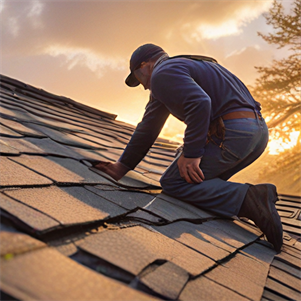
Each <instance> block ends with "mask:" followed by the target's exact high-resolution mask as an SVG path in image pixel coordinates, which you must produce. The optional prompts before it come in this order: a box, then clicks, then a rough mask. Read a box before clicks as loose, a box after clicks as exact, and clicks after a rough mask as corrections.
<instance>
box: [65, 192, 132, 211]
mask: <svg viewBox="0 0 301 301" xmlns="http://www.w3.org/2000/svg"><path fill="white" fill-rule="evenodd" d="M86 187H88V186H86ZM61 189H62V190H63V191H65V192H67V193H68V194H69V195H71V196H73V197H74V198H77V199H78V200H80V201H81V202H82V203H85V204H87V205H89V206H91V207H93V208H96V209H98V210H100V211H101V212H106V213H108V214H109V217H116V216H118V215H122V214H125V213H126V212H127V211H126V210H125V209H124V208H122V207H120V206H118V205H116V204H114V203H112V202H110V201H107V200H106V199H104V198H102V197H100V196H98V195H97V194H95V193H93V192H91V191H89V190H87V189H85V188H84V187H62V188H61Z"/></svg>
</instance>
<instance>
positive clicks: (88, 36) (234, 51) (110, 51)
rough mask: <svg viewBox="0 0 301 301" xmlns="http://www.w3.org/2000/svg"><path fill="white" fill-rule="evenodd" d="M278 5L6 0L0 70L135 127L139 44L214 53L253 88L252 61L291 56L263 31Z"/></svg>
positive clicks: (249, 0) (171, 129) (173, 124)
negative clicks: (132, 73)
mask: <svg viewBox="0 0 301 301" xmlns="http://www.w3.org/2000/svg"><path fill="white" fill-rule="evenodd" d="M272 2H273V1H272V0H236V1H228V0H210V1H209V0H208V1H203V0H200V1H184V0H183V1H176V0H172V1H164V0H161V1H155V0H153V1H151V0H148V1H144V0H136V1H134V0H132V1H129V0H126V1H125V0H119V1H115V0H110V1H101V0H94V1H89V0H88V1H83V0H82V1H77V0H64V1H57V0H48V1H47V0H23V1H21V0H19V1H17V0H0V22H1V25H0V29H1V35H0V38H1V41H0V42H1V50H0V51H1V53H0V59H1V60H0V71H1V74H4V75H6V76H10V77H13V78H15V79H18V80H21V81H23V82H25V83H28V84H31V85H33V86H36V87H38V88H42V89H44V90H46V91H49V92H51V93H54V94H58V95H63V96H66V97H70V98H72V99H74V100H76V101H79V102H81V103H84V104H87V105H90V106H93V107H95V108H98V109H100V110H104V111H106V112H110V113H114V114H117V115H118V117H117V119H119V120H123V121H127V122H130V123H132V124H137V123H138V122H139V121H140V120H141V118H142V116H143V113H144V108H145V106H146V104H147V101H148V95H149V93H148V91H145V90H144V89H143V87H141V85H140V86H139V87H137V88H129V87H127V86H126V85H125V83H124V80H125V78H126V76H127V75H128V73H129V59H130V57H131V54H132V52H133V51H134V50H135V49H136V48H137V47H139V46H140V45H142V44H145V43H153V44H157V45H159V46H161V47H162V48H163V49H164V50H165V51H166V52H167V53H168V54H169V55H170V56H173V55H179V54H200V55H207V56H211V57H214V58H215V59H217V60H218V62H219V63H220V64H222V65H223V66H224V67H226V68H228V69H229V70H230V71H231V72H233V73H234V74H236V75H237V76H238V77H239V78H240V79H241V80H242V81H243V82H244V83H245V84H246V85H252V84H254V81H255V79H256V77H257V73H256V69H255V68H254V66H267V65H268V64H270V63H271V61H272V60H273V59H277V58H280V57H281V56H284V55H285V49H284V50H277V49H276V47H275V46H274V45H269V44H267V43H266V42H265V41H264V40H263V39H262V38H261V37H259V36H258V34H257V32H261V33H264V34H267V33H269V32H271V31H272V28H271V26H269V25H267V24H266V20H265V18H264V16H263V14H264V13H266V12H268V10H269V8H270V7H271V5H272ZM292 2H293V0H282V3H283V4H284V6H285V7H286V8H289V7H290V4H291V3H292ZM184 129H185V128H184V125H181V124H180V123H179V122H178V121H176V120H175V119H169V120H168V122H167V124H166V126H165V127H164V130H163V136H165V137H169V138H172V139H176V138H178V139H179V138H180V137H182V136H183V131H184Z"/></svg>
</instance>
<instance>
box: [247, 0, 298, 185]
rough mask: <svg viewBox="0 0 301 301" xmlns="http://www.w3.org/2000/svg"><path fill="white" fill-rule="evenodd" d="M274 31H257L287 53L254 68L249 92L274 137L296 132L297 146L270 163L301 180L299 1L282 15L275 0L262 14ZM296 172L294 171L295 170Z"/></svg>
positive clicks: (281, 6) (288, 137) (285, 136)
mask: <svg viewBox="0 0 301 301" xmlns="http://www.w3.org/2000/svg"><path fill="white" fill-rule="evenodd" d="M264 16H265V18H266V21H267V24H269V25H272V26H273V29H274V31H273V32H272V33H269V34H268V35H264V34H262V33H258V34H259V36H261V37H262V38H263V39H264V40H265V41H266V42H268V43H269V44H275V45H277V46H278V47H277V48H278V49H279V48H286V49H287V50H288V52H289V56H288V57H286V58H283V59H280V60H273V61H272V64H271V65H270V66H267V67H255V68H256V69H257V70H258V72H259V77H258V78H257V80H256V82H255V86H254V87H253V88H252V94H253V95H254V97H255V99H256V100H257V101H259V102H260V103H261V104H262V105H263V108H264V112H263V113H264V116H265V117H268V118H266V119H267V120H268V122H267V123H268V126H269V128H270V133H271V134H272V135H273V136H274V137H276V138H281V137H282V138H283V141H284V142H289V141H290V134H291V133H292V132H298V131H299V137H298V142H297V145H296V146H295V147H293V148H290V149H288V150H286V151H285V152H283V153H281V155H280V156H278V158H277V160H275V162H274V164H273V165H274V166H272V169H271V172H275V169H278V168H279V169H280V168H281V169H282V170H289V169H290V170H291V171H292V175H293V174H295V178H294V179H292V180H295V181H298V180H300V166H301V156H300V154H301V129H300V117H301V116H300V113H301V102H300V93H301V59H300V54H301V0H295V1H294V2H293V4H292V8H291V11H290V13H289V14H285V12H284V7H283V5H282V4H281V1H277V0H274V2H273V5H272V8H271V9H270V11H269V13H267V14H265V15H264ZM294 171H295V172H294Z"/></svg>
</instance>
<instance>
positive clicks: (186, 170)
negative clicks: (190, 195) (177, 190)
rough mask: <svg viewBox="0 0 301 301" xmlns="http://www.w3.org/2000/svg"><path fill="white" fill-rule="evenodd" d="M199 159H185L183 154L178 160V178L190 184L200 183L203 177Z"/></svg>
mask: <svg viewBox="0 0 301 301" xmlns="http://www.w3.org/2000/svg"><path fill="white" fill-rule="evenodd" d="M200 163H201V158H185V157H184V154H183V153H182V155H181V156H180V158H179V160H178V168H179V172H180V176H181V177H182V178H183V179H184V180H185V181H186V182H187V183H190V184H193V183H202V182H203V180H205V176H204V174H203V172H202V170H201V169H200Z"/></svg>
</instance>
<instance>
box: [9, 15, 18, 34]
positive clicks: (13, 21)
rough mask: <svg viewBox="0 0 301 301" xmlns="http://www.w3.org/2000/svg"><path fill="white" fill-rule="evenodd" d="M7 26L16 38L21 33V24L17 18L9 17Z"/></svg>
mask: <svg viewBox="0 0 301 301" xmlns="http://www.w3.org/2000/svg"><path fill="white" fill-rule="evenodd" d="M7 27H8V30H9V32H10V33H11V34H12V36H13V37H14V38H16V37H17V36H18V35H19V31H20V26H19V23H18V19H17V18H9V19H8V20H7Z"/></svg>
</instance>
